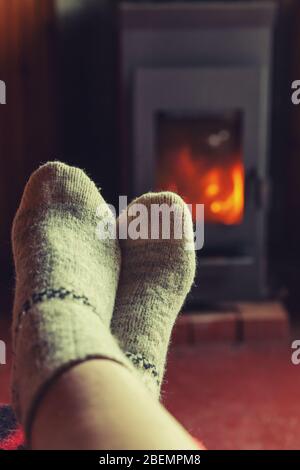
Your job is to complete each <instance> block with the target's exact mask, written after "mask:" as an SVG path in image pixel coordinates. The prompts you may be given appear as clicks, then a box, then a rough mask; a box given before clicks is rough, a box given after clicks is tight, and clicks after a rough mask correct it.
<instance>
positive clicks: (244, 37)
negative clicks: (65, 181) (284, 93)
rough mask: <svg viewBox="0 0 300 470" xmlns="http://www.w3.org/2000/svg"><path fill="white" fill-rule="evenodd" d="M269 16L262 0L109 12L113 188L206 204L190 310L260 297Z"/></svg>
mask: <svg viewBox="0 0 300 470" xmlns="http://www.w3.org/2000/svg"><path fill="white" fill-rule="evenodd" d="M274 18H275V5H274V3H273V2H271V1H266V2H264V1H263V2H261V1H260V2H256V1H253V2H227V3H224V2H221V3H220V2H201V3H196V2H195V3H177V2H176V3H169V2H168V3H155V4H151V3H146V4H138V3H123V4H121V6H120V10H119V19H120V61H121V64H120V71H121V106H122V126H121V129H122V138H121V142H122V148H121V152H122V155H123V162H124V165H123V167H124V170H125V171H124V188H123V189H124V191H125V192H126V194H128V195H129V196H136V195H139V194H141V193H143V192H145V191H149V190H171V191H175V192H178V193H179V194H180V195H182V197H183V198H184V199H185V200H186V202H188V203H190V204H196V203H203V204H204V205H205V245H204V248H203V249H202V250H201V251H199V253H198V257H199V269H198V277H197V280H196V286H195V288H194V289H193V292H192V294H191V296H190V298H189V304H190V305H191V306H197V307H198V306H199V305H200V304H202V303H203V302H205V303H207V302H215V301H237V300H259V299H263V298H266V297H267V295H268V283H267V276H266V261H267V260H266V246H265V245H266V231H267V224H266V215H267V208H268V197H267V195H268V187H269V178H268V163H267V162H268V158H267V155H268V128H269V110H270V103H269V96H270V86H271V83H270V71H271V65H272V60H271V59H272V40H273V25H274ZM193 217H194V219H195V218H196V213H193ZM195 221H196V220H195Z"/></svg>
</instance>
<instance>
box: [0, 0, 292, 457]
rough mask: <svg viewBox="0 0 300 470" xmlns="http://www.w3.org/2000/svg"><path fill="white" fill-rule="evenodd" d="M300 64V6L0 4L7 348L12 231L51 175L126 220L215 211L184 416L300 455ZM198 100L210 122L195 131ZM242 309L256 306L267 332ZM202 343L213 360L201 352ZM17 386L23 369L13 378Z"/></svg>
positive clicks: (97, 1)
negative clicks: (295, 341)
mask: <svg viewBox="0 0 300 470" xmlns="http://www.w3.org/2000/svg"><path fill="white" fill-rule="evenodd" d="M200 6H201V8H200ZM199 8H200V9H199ZM172 34H174V36H172ZM168 35H169V36H168ZM166 38H169V39H167V40H166ZM170 38H171V40H170ZM299 48H300V4H299V0H273V1H271V0H270V1H265V0H236V1H234V0H229V1H223V2H218V1H210V0H194V1H192V0H189V1H186V2H185V1H183V0H181V1H175V0H169V1H166V0H165V1H160V0H156V1H154V0H152V1H150V0H148V1H147V2H146V1H145V2H144V1H142V0H139V1H135V2H134V1H132V2H125V1H121V0H120V1H117V0H114V1H113V0H0V80H3V81H5V83H6V87H7V90H6V91H7V97H6V100H7V103H6V104H5V105H0V287H1V296H0V301H1V311H0V327H1V329H0V335H1V336H4V337H6V336H7V335H8V333H7V328H8V327H7V321H6V320H5V318H6V319H8V318H9V315H10V302H11V297H12V291H13V287H12V286H13V283H12V281H13V263H12V254H11V245H10V230H11V223H12V220H13V216H14V214H15V211H16V209H17V207H18V204H19V201H20V197H21V195H22V191H23V188H24V185H25V183H26V181H27V179H28V177H29V175H30V174H31V172H32V171H33V170H34V169H36V168H37V166H38V165H40V164H41V163H43V162H46V161H48V160H54V159H58V160H62V161H64V162H66V163H69V164H71V165H77V166H79V167H81V168H84V169H85V170H86V171H87V173H88V174H89V175H90V176H91V177H92V178H93V179H94V181H95V182H96V184H97V185H98V186H99V187H100V188H102V192H103V195H104V197H105V199H106V200H107V201H108V202H109V203H112V204H117V202H118V196H119V194H127V195H128V196H129V197H133V196H135V195H136V194H138V193H140V192H143V191H148V190H150V189H170V190H175V191H178V192H179V193H180V194H182V196H184V197H185V199H186V200H187V202H196V201H197V198H198V199H199V198H200V200H201V202H205V203H206V204H207V207H208V212H207V217H208V218H207V222H208V227H207V233H206V238H207V245H206V248H205V249H206V251H204V252H203V254H202V253H200V254H199V257H200V260H199V270H201V269H202V271H201V273H200V277H198V278H197V282H196V288H195V289H194V291H193V293H192V295H191V297H190V300H189V302H190V303H189V304H188V309H187V310H188V312H187V315H186V316H185V318H184V319H183V320H182V321H181V323H180V324H179V326H178V328H177V329H176V332H175V333H176V335H175V336H176V342H177V344H179V346H181V347H182V346H183V345H185V344H186V343H192V345H193V348H192V349H191V350H189V351H185V352H184V353H177V352H176V351H175V352H174V353H173V355H172V357H171V367H170V372H169V378H170V386H169V389H168V392H169V395H168V396H169V399H168V406H169V407H170V409H171V410H172V411H173V412H174V413H175V414H176V415H177V416H178V417H179V418H180V419H181V420H182V421H183V422H184V423H185V424H186V425H187V426H188V427H189V428H190V429H191V430H192V432H193V433H194V434H195V435H196V436H197V437H199V438H202V436H203V427H202V424H201V422H202V423H203V426H204V428H205V430H204V437H205V438H206V439H207V442H208V445H209V446H210V447H211V448H220V447H225V448H251V447H253V448H280V446H281V445H282V446H283V447H284V448H296V447H297V441H296V438H295V429H296V428H297V426H298V425H299V423H300V415H299V412H298V411H297V406H296V403H297V395H296V390H297V383H298V385H299V386H300V383H299V379H298V378H297V375H296V369H295V368H293V367H294V366H292V365H291V364H290V360H289V353H290V346H289V343H288V341H289V336H288V335H289V333H288V332H287V328H288V326H289V324H291V326H292V329H291V331H292V335H293V337H294V338H295V337H296V335H297V332H298V323H299V320H300V309H299V305H300V289H299V286H298V283H299V278H300V243H299V240H300V217H299V214H300V132H299V131H300V106H295V105H293V104H292V102H291V95H292V88H291V87H292V82H293V81H294V80H300V55H299ZM217 67H219V72H220V71H221V72H220V73H222V74H223V75H222V79H221V83H220V81H219V79H218V75H217V74H216V68H217ZM170 68H173V69H175V72H174V70H173V75H168V73H169V72H170V70H167V69H170ZM193 68H197V70H198V72H197V71H196V72H195V70H194V72H195V73H196V75H195V74H193V73H192V72H191V69H193ZM158 69H159V70H160V74H159V75H158V73H157V71H158ZM221 69H222V70H221ZM225 69H227V71H226V70H225ZM197 73H198V75H197ZM197 80H199V81H198V82H197ZM197 83H200V84H201V86H198V88H201V87H202V89H203V90H204V91H203V93H202V94H201V92H199V91H197V90H196V89H197ZM195 84H196V85H195ZM202 85H203V86H202ZM195 86H196V88H195V92H193V93H192V91H191V90H194V88H193V87H195ZM206 87H207V88H206ZM213 89H214V90H215V92H213ZM188 90H190V91H189V92H188ZM207 90H209V91H207ZM188 95H189V98H187V96H188ZM206 95H207V96H206ZM212 96H214V100H215V101H213V99H212ZM176 100H177V101H176ZM197 100H198V101H199V103H200V105H201V106H203V107H204V108H205V110H206V114H203V113H200V114H199V113H198V114H197V113H196V114H195V106H196V105H195V103H198V101H197ZM174 101H176V103H175V104H174ZM156 102H157V103H159V105H158V107H157V108H155V103H156ZM161 103H164V105H163V109H162V110H161V109H160V108H159V106H160V104H161ZM200 105H199V106H200ZM208 105H211V109H207V108H208V107H209V106H208ZM186 108H189V112H188V113H187V112H186V111H187V109H186ZM223 108H224V109H223ZM219 109H220V110H221V111H222V112H221V111H218V110H219ZM160 111H162V112H160ZM178 111H180V112H179V114H178ZM183 111H184V113H183ZM223 111H224V112H223ZM155 116H156V117H155ZM243 116H244V117H243ZM154 117H155V123H154ZM153 123H154V124H153ZM249 123H250V124H249ZM152 127H153V129H152ZM150 131H151V132H150ZM155 132H156V134H157V138H156V139H155V140H156V150H157V153H158V155H159V164H158V165H157V169H156V170H155V172H156V174H155V175H154V174H153V173H154V169H153V168H154V163H153V155H152V154H151V152H152V153H153V149H154V147H153V145H154V143H153V134H154V133H155ZM151 133H152V134H151ZM151 136H152V137H151ZM151 139H152V140H151ZM187 142H188V145H187ZM149 149H150V150H151V152H150V150H149ZM251 153H252V154H253V155H254V154H255V156H252V157H251ZM196 154H197V155H198V156H197V155H196ZM151 155H152V156H151ZM195 155H196V156H195ZM199 155H200V157H199ZM203 155H204V156H203ZM244 157H245V158H244ZM220 159H223V160H224V162H225V163H224V164H223V163H222V164H220V163H219V170H218V171H219V172H218V173H216V172H215V168H216V165H217V163H218V162H219V161H220ZM251 159H252V160H251ZM175 162H176V163H175ZM212 162H214V165H213V166H212ZM203 174H205V178H204V177H203ZM199 175H202V177H201V178H202V179H201V178H200V177H199ZM222 175H223V176H222ZM198 184H199V186H198ZM195 187H196V188H197V191H196V192H195V190H194V191H192V190H191V188H195ZM249 188H250V189H249ZM222 192H223V193H222ZM221 193H222V194H221ZM217 195H219V196H218V198H217ZM203 198H204V199H205V198H206V199H205V200H203ZM195 221H196V220H195ZM202 266H203V268H202ZM216 300H217V301H218V302H217V303H218V305H216ZM223 301H225V302H226V306H224V303H223ZM239 301H243V302H246V303H247V302H250V301H251V302H255V303H256V308H255V313H254V318H256V319H257V318H259V324H257V323H256V320H255V319H253V315H252V313H251V312H252V310H251V308H250V309H249V308H248V307H247V305H248V304H247V305H244V304H243V305H242V307H241V306H240V304H237V303H238V302H239ZM228 302H229V304H228ZM258 302H263V305H264V306H266V305H267V307H266V309H265V307H264V309H263V310H261V309H260V307H259V306H258V307H257V303H258ZM266 302H267V304H266ZM220 304H221V307H220ZM259 305H260V304H259ZM279 305H280V307H278V306H279ZM190 310H191V311H192V312H193V313H192V315H190V316H189V311H190ZM195 310H196V312H197V314H196V316H195ZM224 310H225V313H226V315H225V317H224V316H223V315H221V316H220V314H222V313H224ZM250 310H251V312H250V313H249V311H250ZM207 311H209V312H211V311H213V312H214V313H215V315H214V317H213V318H214V320H213V321H212V320H211V317H209V319H207ZM203 312H204V313H205V314H204V313H203ZM216 312H217V313H216ZM270 312H271V313H270ZM274 312H275V313H274ZM269 314H270V315H269ZM197 315H198V316H197ZM251 315H252V316H251ZM187 317H189V320H187V319H186V318H187ZM200 317H202V319H203V320H200V319H199V318H200ZM250 317H251V318H250ZM248 318H250V321H249V322H248V323H247V321H248V320H247V321H246V320H245V319H248ZM216 319H217V320H216ZM4 322H5V327H4ZM201 322H203V323H201ZM290 322H291V323H290ZM249 325H250V326H249ZM5 331H6V333H5ZM191 338H192V339H191ZM251 339H252V340H253V339H254V340H255V341H254V343H251V346H250V350H249V349H248V348H249V343H248V341H249V340H251ZM265 339H267V340H272V341H273V340H274V339H275V340H276V341H277V340H278V339H280V340H281V342H280V345H278V346H276V345H275V346H274V344H273V342H272V345H271V346H270V347H269V346H268V345H267V346H266V343H265ZM203 340H204V341H205V342H206V348H208V349H206V350H205V354H204V355H203V354H202V353H201V354H200V353H199V354H198V352H195V348H196V347H198V343H199V344H200V343H202V341H203ZM218 340H220V341H218ZM257 340H259V342H257ZM282 340H283V342H282ZM211 342H212V343H213V346H212V345H211ZM252 344H254V346H252ZM268 344H269V343H268ZM283 344H284V346H283ZM233 345H234V348H233ZM241 345H244V347H245V349H240V348H241ZM206 358H209V360H208V361H207V360H206ZM220 358H223V360H224V362H222V361H220ZM186 364H189V367H188V368H187V367H186ZM257 364H260V366H257ZM4 369H5V370H4ZM178 371H181V372H182V373H183V371H185V376H184V374H183V376H181V377H185V379H182V380H181V379H180V378H179V375H178V374H179V372H178ZM181 372H180V373H181ZM1 374H2V375H1ZM201 374H202V378H203V380H204V381H205V383H206V384H207V387H206V388H203V387H202V381H200V379H199V376H200V375H201ZM243 374H244V375H243ZM268 374H269V375H268ZM8 375H9V365H8V366H7V368H2V369H1V370H0V378H1V379H2V380H3V381H4V382H7V381H8ZM282 377H284V380H282ZM232 383H234V384H235V385H234V386H233V387H232ZM283 383H285V384H287V386H289V387H291V388H292V387H293V388H294V390H295V396H294V397H293V396H288V393H287V390H286V389H284V388H282V387H283ZM222 387H223V388H222ZM232 388H233V389H235V390H236V393H233V390H232ZM2 390H5V391H4V392H3V396H1V395H0V401H1V400H2V401H7V400H8V394H7V390H8V387H6V388H5V387H3V389H2ZM274 390H275V391H274ZM272 391H273V392H274V396H273V401H272V400H271V401H270V402H269V408H268V409H266V402H267V401H268V400H269V398H270V396H271V395H272ZM243 393H244V395H243ZM237 394H238V396H239V399H237ZM186 396H189V400H187V399H186ZM253 397H254V398H253ZM252 399H253V400H254V402H253V405H254V406H256V408H255V410H256V413H257V414H259V415H260V420H259V423H258V422H257V421H256V420H255V419H254V417H253V413H252V412H249V410H248V403H249V402H251V400H252ZM293 399H294V401H293ZM288 402H290V404H289V406H288ZM195 409H197V410H198V413H197V414H195ZM212 409H214V410H215V411H214V413H212V412H211V410H212ZM216 415H218V419H220V424H219V426H217V427H214V426H212V423H213V422H214V423H215V422H216ZM201 420H202V421H201ZM274 429H275V431H274ZM241 430H243V432H244V434H243V433H242V432H240V431H241ZM225 435H226V437H225ZM254 435H257V436H258V437H257V439H254V438H253V436H254ZM283 435H284V436H285V439H286V440H285V441H284V440H282V436H283Z"/></svg>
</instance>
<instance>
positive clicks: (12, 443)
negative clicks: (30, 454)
mask: <svg viewBox="0 0 300 470" xmlns="http://www.w3.org/2000/svg"><path fill="white" fill-rule="evenodd" d="M24 448H25V447H24V434H23V431H22V429H21V427H20V426H19V425H18V423H17V421H16V418H15V415H14V412H13V410H12V408H11V407H10V406H8V405H0V450H22V449H24Z"/></svg>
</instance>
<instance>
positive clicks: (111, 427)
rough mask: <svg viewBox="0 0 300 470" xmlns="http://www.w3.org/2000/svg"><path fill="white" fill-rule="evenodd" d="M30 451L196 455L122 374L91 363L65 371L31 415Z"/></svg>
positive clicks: (121, 369) (190, 442)
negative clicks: (188, 452) (185, 452)
mask: <svg viewBox="0 0 300 470" xmlns="http://www.w3.org/2000/svg"><path fill="white" fill-rule="evenodd" d="M32 447H33V449H85V450H86V449H87V450H91V449H99V450H101V449H110V450H113V449H127V450H133V449H135V450H136V449H149V450H154V449H155V450H157V449H171V450H175V449H187V450H195V449H198V447H197V446H196V443H195V442H194V441H193V439H192V438H191V437H190V436H189V435H188V434H187V432H186V431H185V430H184V429H183V428H182V427H181V426H180V425H179V424H178V423H177V421H176V420H175V419H174V418H173V417H172V416H171V415H170V414H169V413H168V412H167V411H166V410H165V409H164V408H163V407H162V406H161V405H160V404H158V403H157V402H156V401H155V400H154V399H153V398H152V397H151V396H150V394H149V393H148V391H147V390H146V389H145V388H144V386H143V385H142V384H141V383H140V382H139V381H138V380H137V379H136V378H135V377H134V376H133V375H132V374H131V373H130V372H129V371H128V370H127V369H126V368H125V367H122V366H120V365H119V364H117V363H114V362H112V361H108V360H105V359H104V360H93V361H88V362H85V363H83V364H81V365H78V366H76V367H74V368H73V369H70V370H69V371H68V372H66V373H65V374H64V375H62V376H61V377H60V378H59V379H58V380H57V381H56V382H55V383H54V384H53V385H52V387H51V388H50V390H49V391H48V393H47V395H46V396H45V398H44V400H43V401H42V403H41V404H40V407H39V409H38V411H37V415H36V419H35V421H34V424H33V431H32Z"/></svg>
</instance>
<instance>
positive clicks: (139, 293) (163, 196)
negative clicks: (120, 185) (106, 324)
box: [112, 192, 195, 397]
mask: <svg viewBox="0 0 300 470" xmlns="http://www.w3.org/2000/svg"><path fill="white" fill-rule="evenodd" d="M153 204H159V205H161V204H166V205H167V208H168V207H169V208H170V207H171V206H173V207H174V208H175V211H174V213H171V220H170V222H171V230H170V237H169V239H163V236H162V233H161V232H162V230H161V229H162V224H161V223H159V222H158V223H157V224H156V226H155V221H154V220H153V217H151V212H150V208H151V206H152V205H153ZM137 205H143V206H144V207H146V209H147V211H148V218H147V220H146V223H147V222H148V230H147V232H149V234H150V232H151V230H154V232H155V229H156V230H157V229H159V236H158V237H157V239H156V240H155V239H152V240H151V239H144V240H141V239H136V240H133V239H130V238H128V239H125V240H120V245H121V252H122V268H121V276H120V282H119V288H118V293H117V299H116V305H115V310H114V314H113V319H112V332H113V334H114V335H115V336H116V337H117V339H118V341H119V344H120V346H121V348H122V350H123V351H125V352H126V355H127V356H128V357H129V358H130V359H131V361H132V362H133V364H134V365H135V366H136V368H137V369H138V370H139V373H140V375H141V377H142V379H143V381H144V383H145V384H146V385H147V386H148V388H149V389H150V391H151V392H152V394H153V395H155V396H156V397H158V396H159V395H160V388H161V384H162V380H163V376H164V370H165V362H166V355H167V350H168V345H169V341H170V336H171V331H172V328H173V325H174V323H175V320H176V318H177V315H178V313H179V311H180V309H181V307H182V305H183V303H184V300H185V298H186V295H187V294H188V292H189V290H190V288H191V285H192V282H193V279H194V276H195V251H194V243H193V224H192V219H191V214H190V211H189V209H188V207H187V206H186V204H185V203H184V202H183V200H182V199H181V198H180V197H179V196H177V195H176V194H173V193H168V192H166V193H149V194H146V195H144V196H142V197H140V198H138V199H136V200H135V201H133V203H132V204H130V206H129V207H128V208H127V211H126V212H125V213H123V214H122V215H121V216H120V218H119V222H118V223H119V230H120V232H123V233H124V232H126V229H125V228H124V227H125V226H126V224H127V221H128V227H130V223H131V222H132V221H134V220H137V218H138V217H139V216H140V213H139V211H138V215H136V213H135V212H134V207H136V208H138V206H137ZM131 214H132V215H131ZM141 225H142V224H141ZM144 225H145V221H144ZM173 226H174V227H177V228H178V227H179V229H180V227H184V233H183V234H182V233H181V235H183V236H182V237H181V238H179V239H176V237H177V236H178V235H176V230H173V229H172V227H173Z"/></svg>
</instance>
